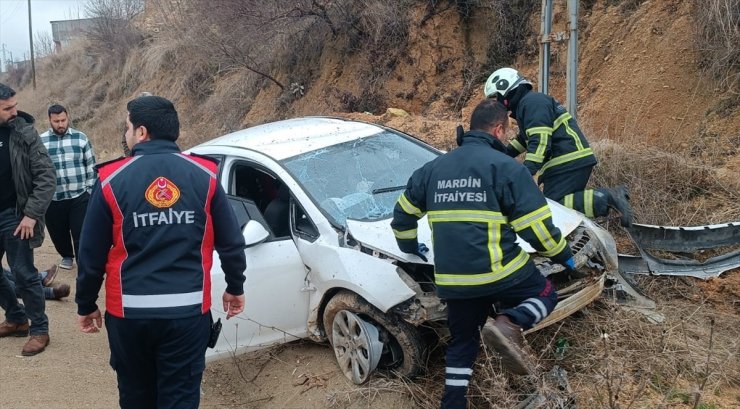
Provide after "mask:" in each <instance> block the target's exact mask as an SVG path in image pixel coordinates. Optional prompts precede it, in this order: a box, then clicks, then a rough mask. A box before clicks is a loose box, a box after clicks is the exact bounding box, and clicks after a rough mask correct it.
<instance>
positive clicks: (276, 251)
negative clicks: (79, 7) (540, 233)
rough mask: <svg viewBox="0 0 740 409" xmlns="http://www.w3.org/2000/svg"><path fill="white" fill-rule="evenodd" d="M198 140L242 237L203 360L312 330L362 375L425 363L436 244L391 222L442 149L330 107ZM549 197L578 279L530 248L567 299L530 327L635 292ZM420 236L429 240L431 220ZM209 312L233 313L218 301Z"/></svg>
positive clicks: (434, 334)
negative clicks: (235, 291) (402, 235)
mask: <svg viewBox="0 0 740 409" xmlns="http://www.w3.org/2000/svg"><path fill="white" fill-rule="evenodd" d="M190 151H191V152H195V153H198V154H203V155H208V156H211V157H213V158H216V159H218V160H219V162H220V166H219V178H220V182H221V184H222V186H223V188H224V189H225V190H226V193H227V194H228V195H229V199H230V201H231V204H232V206H233V208H234V210H235V212H236V215H237V219H238V221H239V223H240V225H241V228H242V231H243V233H244V237H245V239H246V243H247V248H246V249H245V250H244V252H245V254H246V257H247V271H246V276H247V281H246V284H245V295H246V308H245V310H244V312H243V313H242V314H239V315H238V316H236V317H234V318H233V319H230V320H228V321H226V320H222V323H223V330H222V333H221V337H220V338H219V340H218V343H217V345H216V347H215V348H213V349H209V350H208V352H207V359H209V360H213V359H218V358H224V357H227V356H232V355H234V354H242V353H245V352H249V351H253V350H257V349H260V348H265V347H267V346H270V345H272V344H276V343H283V342H289V341H293V340H297V339H302V338H309V339H312V340H315V341H319V342H324V341H328V342H329V343H330V344H331V346H332V348H333V350H334V352H335V354H336V358H337V361H338V364H339V366H340V368H341V370H342V371H343V373H344V374H345V375H346V376H347V377H348V378H349V379H350V380H351V381H352V382H355V383H357V384H360V383H363V382H365V381H367V380H368V379H369V377H370V376H371V374H372V373H373V371H375V370H376V369H378V370H386V371H394V372H396V373H398V374H401V375H404V376H413V375H415V374H417V373H419V372H420V371H421V370H422V369H423V363H424V356H425V353H426V351H428V350H429V348H430V343H433V342H437V341H438V339H439V337H440V334H442V335H444V333H445V327H446V326H445V319H446V315H447V314H446V310H445V304H444V302H443V301H442V300H440V299H439V298H437V296H436V295H435V284H434V272H433V261H434V255H433V254H432V253H431V250H430V254H429V257H428V258H429V261H428V262H424V261H422V260H421V259H419V258H418V257H416V256H414V255H410V254H406V253H403V252H401V251H400V250H399V249H398V247H397V245H396V241H395V239H394V237H393V232H392V230H391V228H390V221H391V218H392V214H393V207H394V205H395V203H396V199H397V198H398V196H399V194H400V193H401V191H403V189H404V188H405V185H406V182H407V180H408V178H409V176H410V175H411V173H412V172H413V171H414V170H416V169H417V168H419V167H421V166H422V165H423V164H424V163H426V162H428V161H430V160H432V159H434V158H435V157H436V156H438V155H440V154H442V152H441V151H439V150H437V149H435V148H433V147H431V146H429V145H427V144H426V143H424V142H422V141H420V140H418V139H416V138H413V137H411V136H409V135H406V134H404V133H401V132H399V131H396V130H393V129H390V128H386V127H382V126H378V125H374V124H369V123H363V122H357V121H350V120H345V119H337V118H326V117H308V118H298V119H291V120H286V121H280V122H274V123H269V124H265V125H260V126H255V127H252V128H248V129H244V130H241V131H237V132H234V133H231V134H228V135H225V136H222V137H220V138H217V139H214V140H211V141H209V142H206V143H204V144H201V145H199V146H196V147H194V148H192V149H191V150H190ZM550 207H551V209H552V212H553V220H554V222H555V224H556V225H557V226H558V227H559V228H560V229H561V231H562V232H563V233H564V234H565V235H567V237H568V240H569V241H570V244H571V247H572V249H573V251H574V253H575V260H576V267H577V269H578V271H580V272H581V273H582V277H558V276H559V275H561V274H557V273H558V272H560V271H561V270H562V267H560V266H558V265H553V264H550V262H549V260H548V259H545V258H536V259H535V260H536V262H537V263H538V265H539V267H540V270H541V271H542V272H543V274H547V275H550V274H554V275H553V277H555V278H556V282H557V283H558V287H559V292H560V296H561V299H560V301H559V304H558V307H557V308H556V310H555V311H554V312H553V314H551V315H550V316H549V317H548V319H546V320H545V321H543V322H541V323H540V324H539V325H538V326H537V327H536V328H533V329H532V330H537V329H539V328H542V327H544V326H547V325H550V324H552V323H553V322H556V321H558V320H561V319H563V318H565V317H567V316H568V315H570V314H572V313H573V312H575V311H577V310H578V309H580V308H582V307H583V306H585V305H587V304H588V303H590V302H591V301H592V300H593V299H595V298H596V297H598V296H599V294H601V293H602V290H604V287H605V285H606V287H607V289H611V290H612V291H611V293H612V294H616V295H619V294H624V293H629V295H632V296H633V298H634V297H639V294H637V293H634V291H633V290H632V288H631V287H630V285H629V283H628V282H627V281H626V280H624V278H622V277H621V276H620V275H619V273H618V271H617V252H616V246H615V243H614V240H613V239H612V237H611V236H610V235H609V233H607V232H606V231H605V230H603V229H602V228H600V227H599V226H597V225H596V224H594V223H593V222H591V221H590V220H588V219H587V218H585V217H584V216H583V215H581V214H580V213H577V212H575V211H572V210H570V209H567V208H565V207H562V206H560V205H559V204H557V203H555V202H550ZM418 234H419V241H420V242H425V243H427V244H429V247H430V248H431V247H432V246H431V240H430V237H431V232H430V230H429V225H428V224H427V223H425V222H424V220H421V222H420V223H419V232H418ZM521 244H522V246H523V247H524V248H525V249H526V250H527V251H529V252H533V250H532V248H531V247H529V246H528V245H527V244H526V243H523V242H522V243H521ZM216 256H217V254H216ZM213 265H214V267H213V271H212V285H213V287H212V297H213V299H214V300H218V299H220V297H221V294H222V293H223V291H224V287H225V283H224V279H223V272H222V271H220V269H219V266H220V263H219V262H218V260H214V264H213ZM644 303H649V300H644ZM645 306H649V305H645ZM212 313H213V315H214V319H216V318H219V317H223V316H224V313H223V311H221V309H220V305H218V303H214V307H213V309H212ZM532 330H530V331H532Z"/></svg>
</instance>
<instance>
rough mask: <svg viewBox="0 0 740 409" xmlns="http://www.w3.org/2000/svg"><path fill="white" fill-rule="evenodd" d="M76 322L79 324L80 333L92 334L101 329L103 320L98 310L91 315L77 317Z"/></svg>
mask: <svg viewBox="0 0 740 409" xmlns="http://www.w3.org/2000/svg"><path fill="white" fill-rule="evenodd" d="M77 322H78V323H79V324H80V331H82V332H84V333H86V334H94V333H96V332H98V331H100V329H99V328H103V318H102V316H101V315H100V310H95V312H93V313H92V314H88V315H78V316H77Z"/></svg>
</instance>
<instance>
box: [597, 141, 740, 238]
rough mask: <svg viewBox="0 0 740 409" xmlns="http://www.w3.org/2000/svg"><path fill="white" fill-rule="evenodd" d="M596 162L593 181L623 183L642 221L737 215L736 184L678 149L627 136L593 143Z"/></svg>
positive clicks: (739, 188) (739, 195) (695, 221)
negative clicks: (633, 140)
mask: <svg viewBox="0 0 740 409" xmlns="http://www.w3.org/2000/svg"><path fill="white" fill-rule="evenodd" d="M593 147H594V149H595V151H596V154H597V157H598V158H599V166H598V167H597V168H596V171H595V172H594V175H593V176H592V178H591V183H592V184H593V185H594V186H604V187H608V186H615V185H618V184H625V185H627V186H628V188H629V190H630V194H631V199H632V200H631V202H632V206H633V209H634V212H635V215H636V218H635V220H636V221H638V222H641V223H649V224H658V225H699V224H708V223H718V222H726V221H731V220H740V183H739V182H738V179H737V178H732V177H727V175H726V174H724V173H722V172H720V170H721V169H722V166H721V161H720V162H719V163H720V164H718V165H714V166H713V165H712V164H711V161H707V160H704V159H703V158H702V157H695V158H692V157H691V155H690V154H688V153H685V152H682V151H681V149H680V148H677V149H675V150H673V151H667V150H662V149H659V148H655V147H646V146H644V144H632V143H630V142H629V141H627V142H622V143H620V144H617V143H614V142H611V141H609V140H603V141H599V142H596V143H594V144H593Z"/></svg>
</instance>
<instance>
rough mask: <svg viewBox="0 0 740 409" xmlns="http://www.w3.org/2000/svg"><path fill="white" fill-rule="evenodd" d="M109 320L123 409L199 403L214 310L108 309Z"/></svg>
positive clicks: (186, 407) (191, 408)
mask: <svg viewBox="0 0 740 409" xmlns="http://www.w3.org/2000/svg"><path fill="white" fill-rule="evenodd" d="M105 325H106V327H107V330H108V342H109V344H110V352H111V357H110V365H111V367H113V369H114V370H115V371H116V375H117V378H118V393H119V399H118V402H119V404H120V406H121V408H122V409H196V408H198V406H199V405H200V381H201V379H202V378H203V371H204V370H205V367H206V359H205V353H206V347H207V345H208V338H209V336H210V331H211V314H210V312H209V313H207V314H204V315H201V316H198V317H189V318H180V319H172V320H165V319H136V320H135V319H125V318H118V317H114V316H112V315H110V314H108V313H106V314H105Z"/></svg>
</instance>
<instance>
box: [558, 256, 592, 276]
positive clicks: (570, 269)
mask: <svg viewBox="0 0 740 409" xmlns="http://www.w3.org/2000/svg"><path fill="white" fill-rule="evenodd" d="M563 267H565V273H566V274H568V275H569V276H570V277H571V278H583V277H586V276H587V275H588V274H584V273H582V272H580V271H578V270H576V262H575V260H573V257H571V258H569V259H567V260H565V263H563Z"/></svg>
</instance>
